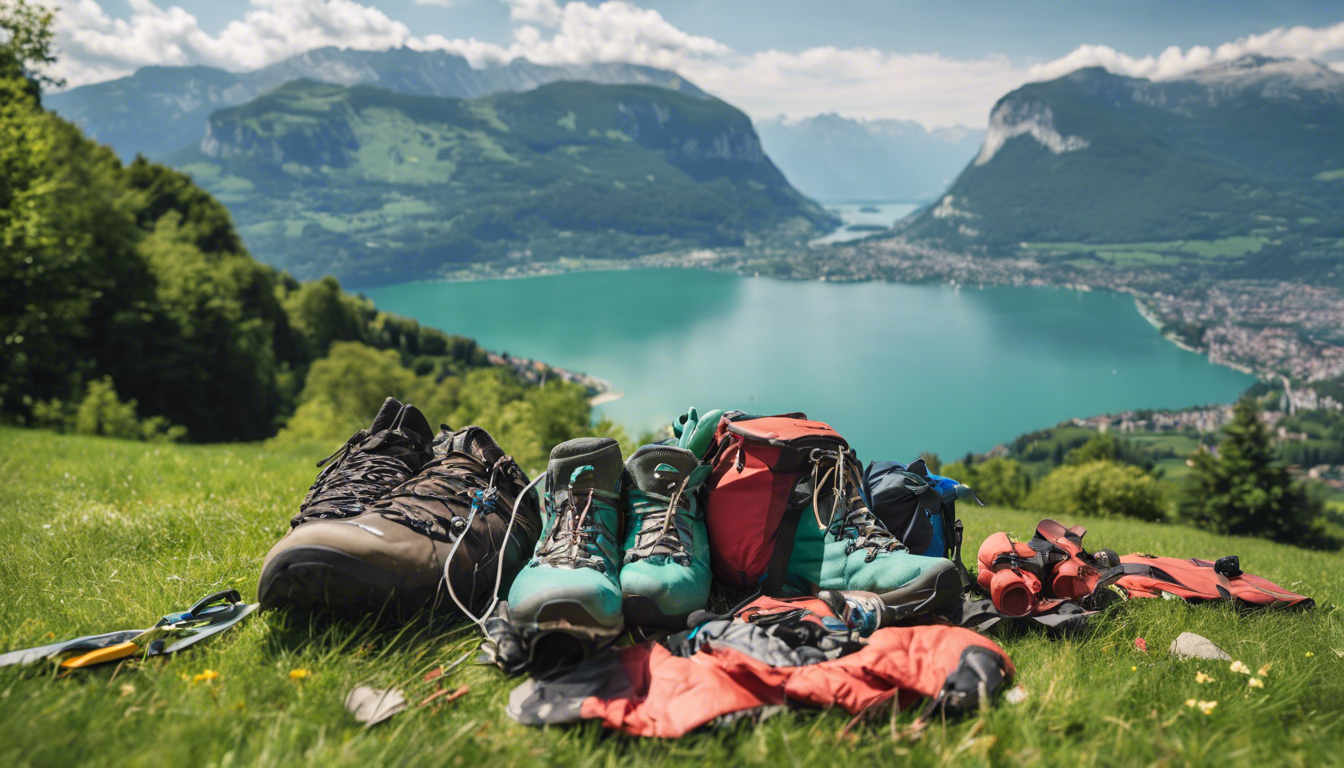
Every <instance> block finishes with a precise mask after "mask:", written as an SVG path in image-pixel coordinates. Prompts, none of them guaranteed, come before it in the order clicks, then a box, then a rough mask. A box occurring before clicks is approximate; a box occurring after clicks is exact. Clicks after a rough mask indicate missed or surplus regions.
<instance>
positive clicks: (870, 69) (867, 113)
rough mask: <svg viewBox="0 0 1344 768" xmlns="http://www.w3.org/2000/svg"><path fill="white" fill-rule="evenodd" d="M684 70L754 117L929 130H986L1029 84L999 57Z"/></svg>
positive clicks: (835, 53)
mask: <svg viewBox="0 0 1344 768" xmlns="http://www.w3.org/2000/svg"><path fill="white" fill-rule="evenodd" d="M679 71H681V72H682V73H683V74H685V75H686V77H688V78H689V79H690V80H691V81H692V82H694V83H696V84H697V85H699V86H700V87H702V88H704V89H705V90H708V91H709V92H711V93H713V94H715V95H716V96H720V97H722V98H723V99H725V100H727V101H728V102H730V103H732V104H735V105H737V106H738V107H741V108H742V109H744V110H745V111H747V112H748V113H750V114H753V115H758V116H767V115H771V116H772V115H781V114H782V115H785V116H786V117H794V118H796V117H803V116H806V115H814V114H817V113H819V112H838V113H840V114H843V115H846V116H848V117H857V118H892V117H896V118H906V119H914V120H918V121H920V122H921V123H924V124H925V125H927V126H949V125H956V124H959V123H965V124H971V125H983V124H984V123H985V120H986V118H987V117H988V114H989V108H990V106H991V105H992V104H993V103H994V100H995V99H997V98H998V97H999V96H1002V95H1003V94H1004V93H1006V92H1008V91H1009V90H1011V89H1012V88H1014V87H1016V86H1018V85H1020V84H1021V83H1022V82H1023V81H1024V79H1025V75H1024V73H1023V72H1022V71H1021V70H1019V69H1017V68H1016V67H1014V66H1013V64H1012V62H1011V61H1009V60H1008V58H1007V57H1004V56H998V55H992V56H986V57H984V58H980V59H970V60H963V59H952V58H949V57H946V56H942V55H939V54H936V53H934V54H898V53H891V52H888V51H879V50H875V49H857V48H832V47H824V48H811V49H808V50H805V51H802V52H800V53H788V52H783V51H774V50H771V51H762V52H760V53H756V54H752V55H750V56H745V57H730V58H727V59H719V60H694V61H688V62H687V63H686V64H685V65H683V66H682V67H681V68H680V70H679Z"/></svg>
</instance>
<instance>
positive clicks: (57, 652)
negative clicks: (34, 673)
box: [0, 589, 257, 669]
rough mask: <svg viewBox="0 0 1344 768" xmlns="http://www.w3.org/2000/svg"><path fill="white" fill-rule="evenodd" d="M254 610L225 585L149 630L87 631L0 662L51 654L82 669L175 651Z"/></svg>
mask: <svg viewBox="0 0 1344 768" xmlns="http://www.w3.org/2000/svg"><path fill="white" fill-rule="evenodd" d="M256 609H257V605H256V604H255V603H253V604H248V603H244V602H243V598H242V596H241V595H239V594H238V590H236V589H226V590H224V591H222V592H215V593H213V594H210V595H206V596H205V597H203V598H201V599H200V600H197V601H196V603H195V604H194V605H192V606H191V607H190V608H188V609H187V610H185V611H179V612H177V613H170V614H168V615H167V616H164V617H163V618H161V619H159V621H158V623H157V624H155V625H154V626H152V627H150V628H149V629H124V630H120V631H117V632H106V633H103V634H101V635H86V636H84V637H77V638H75V639H73V640H64V641H62V642H59V643H52V644H51V645H43V646H39V647H37V648H27V649H24V650H21V651H12V652H10V653H6V654H0V667H7V666H10V665H13V664H32V663H33V662H36V661H41V660H42V659H49V660H51V661H55V662H57V663H59V664H60V665H61V667H63V668H65V669H82V668H84V667H91V666H94V665H96V664H103V663H106V662H109V661H118V660H120V659H127V658H131V657H134V656H139V657H142V658H145V657H149V656H161V655H164V654H169V653H177V652H178V651H180V650H183V649H184V648H188V647H190V646H192V645H195V644H196V643H199V642H201V641H202V640H204V639H206V638H208V637H212V636H214V635H217V634H219V633H220V632H223V631H224V630H226V629H228V628H229V627H232V626H233V625H235V624H237V623H238V622H240V621H242V620H243V619H245V618H247V617H248V615H249V614H251V613H252V612H253V611H255V610H256Z"/></svg>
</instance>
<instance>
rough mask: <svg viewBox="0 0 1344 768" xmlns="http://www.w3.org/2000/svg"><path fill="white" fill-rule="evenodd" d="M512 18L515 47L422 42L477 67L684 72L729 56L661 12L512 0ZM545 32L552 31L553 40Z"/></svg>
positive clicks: (619, 4) (616, 0)
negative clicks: (520, 64) (524, 62)
mask: <svg viewBox="0 0 1344 768" xmlns="http://www.w3.org/2000/svg"><path fill="white" fill-rule="evenodd" d="M506 2H508V4H509V18H510V19H511V20H513V21H514V22H517V23H518V26H515V27H514V29H513V43H512V44H511V45H509V46H507V47H506V46H501V45H495V44H492V43H485V42H482V41H480V40H476V39H475V38H472V39H469V40H449V39H447V38H444V37H442V36H440V35H431V36H429V37H426V38H424V39H423V40H420V41H417V45H419V46H420V47H424V48H440V49H443V50H446V51H452V52H453V53H457V54H460V55H462V56H464V57H466V59H467V61H469V62H471V64H472V66H474V67H482V66H485V65H486V64H489V63H493V62H506V61H510V60H512V59H515V58H518V57H523V58H526V59H530V60H531V61H534V62H536V63H538V64H589V63H592V62H629V63H631V64H643V65H645V66H650V67H660V68H663V69H678V68H680V67H682V66H683V65H684V64H686V63H688V62H691V61H693V60H695V59H698V58H702V57H718V56H726V55H728V54H730V53H731V52H732V49H730V48H729V47H728V46H726V45H724V44H722V43H720V42H717V41H716V40H713V39H712V38H708V37H703V36H699V35H692V34H688V33H686V32H683V31H682V30H680V29H677V28H676V27H675V26H673V25H672V24H671V23H669V22H668V21H667V20H666V19H664V18H663V16H662V14H660V13H658V12H657V11H655V10H651V9H647V8H640V7H638V6H635V5H631V4H630V3H627V2H623V0H608V2H604V3H602V4H600V5H589V4H587V3H585V2H569V3H566V4H565V5H563V6H562V5H559V4H558V3H557V2H555V0H506ZM539 27H545V28H547V29H548V30H549V31H550V34H549V36H547V34H545V33H543V32H542V30H541V29H540V28H539Z"/></svg>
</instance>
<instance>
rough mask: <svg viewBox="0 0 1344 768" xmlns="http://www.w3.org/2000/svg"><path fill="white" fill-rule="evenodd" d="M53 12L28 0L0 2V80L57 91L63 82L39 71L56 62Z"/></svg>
mask: <svg viewBox="0 0 1344 768" xmlns="http://www.w3.org/2000/svg"><path fill="white" fill-rule="evenodd" d="M55 17H56V14H55V12H54V11H53V10H52V9H50V8H47V7H44V6H41V5H38V4H36V3H30V2H29V1H28V0H5V2H4V3H0V78H5V79H21V80H26V81H28V82H30V83H32V84H33V86H34V88H33V90H34V92H36V88H38V87H42V86H48V87H55V88H59V87H60V86H62V85H65V81H64V80H61V79H58V78H52V77H49V76H47V75H45V74H43V72H42V68H44V67H46V66H49V65H51V64H54V63H56V52H55V46H54V42H55V35H54V34H53V32H52V23H53V21H54V20H55Z"/></svg>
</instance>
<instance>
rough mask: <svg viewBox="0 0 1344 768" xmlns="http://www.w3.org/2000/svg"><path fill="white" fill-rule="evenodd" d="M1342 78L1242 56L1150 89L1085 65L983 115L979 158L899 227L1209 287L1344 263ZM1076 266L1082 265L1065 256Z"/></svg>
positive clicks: (969, 245)
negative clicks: (1188, 271) (1161, 273)
mask: <svg viewBox="0 0 1344 768" xmlns="http://www.w3.org/2000/svg"><path fill="white" fill-rule="evenodd" d="M1341 126H1344V74H1340V73H1337V72H1334V71H1333V70H1330V69H1329V68H1327V67H1324V66H1322V65H1319V64H1316V63H1314V62H1309V61H1286V60H1274V59H1264V58H1255V57H1248V58H1245V59H1240V60H1237V61H1234V62H1230V63H1227V64H1221V65H1217V66H1215V67H1211V68H1209V69H1205V70H1202V71H1200V72H1197V73H1195V74H1193V75H1190V76H1188V77H1186V78H1184V79H1179V80H1169V81H1162V82H1153V81H1149V80H1142V79H1135V78H1128V77H1121V76H1118V75H1112V74H1109V73H1107V72H1105V71H1104V70H1101V69H1084V70H1080V71H1078V72H1074V73H1072V74H1070V75H1068V76H1066V77H1062V78H1059V79H1057V80H1053V81H1050V82H1045V83H1032V84H1030V85H1027V86H1024V87H1022V88H1020V89H1018V90H1016V91H1014V92H1012V93H1010V94H1009V95H1007V96H1005V97H1004V98H1003V99H1001V100H1000V101H999V103H998V104H997V105H996V106H995V107H994V111H993V113H992V115H991V119H990V127H989V131H988V134H987V136H986V140H985V144H984V146H983V147H982V149H981V152H980V154H979V156H978V157H977V158H976V159H975V160H973V161H972V162H971V164H970V165H968V166H967V167H966V169H965V170H964V171H963V172H962V173H961V175H960V176H959V177H958V178H957V180H956V182H955V183H954V184H953V185H952V187H951V188H950V189H949V190H948V191H947V193H946V194H945V195H944V196H943V197H942V198H940V200H939V201H938V202H937V203H936V204H934V205H931V206H930V207H929V208H928V210H926V211H924V212H923V213H922V214H921V215H920V216H919V217H917V218H916V219H914V220H913V221H912V222H911V223H910V224H909V225H907V227H906V228H905V234H906V235H907V236H914V237H916V238H920V239H924V240H927V241H933V242H936V243H938V244H941V245H943V246H945V247H950V248H954V249H958V250H975V249H983V250H984V251H986V252H988V253H990V254H996V255H997V254H1012V253H1014V252H1017V253H1021V252H1028V253H1030V254H1031V255H1034V256H1037V257H1039V258H1042V259H1044V260H1047V261H1048V260H1050V259H1060V260H1070V261H1071V262H1078V264H1079V265H1087V264H1089V263H1091V264H1092V265H1093V266H1101V265H1110V266H1121V267H1125V266H1162V265H1165V266H1178V267H1183V268H1192V269H1194V270H1197V271H1199V272H1200V273H1203V274H1216V275H1219V276H1224V277H1262V276H1274V277H1282V276H1285V275H1296V276H1299V277H1305V276H1322V275H1325V274H1330V273H1331V272H1332V271H1333V270H1334V269H1335V264H1336V263H1337V262H1338V257H1339V256H1340V255H1341V254H1344V242H1342V241H1341V240H1340V239H1339V237H1340V232H1341V227H1344V170H1341V169H1344V130H1341ZM1080 259H1081V261H1080Z"/></svg>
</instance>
